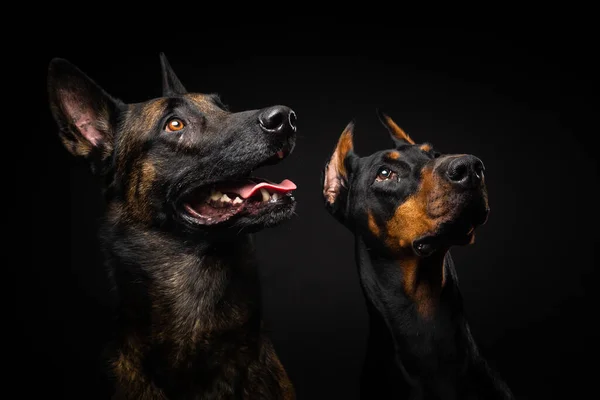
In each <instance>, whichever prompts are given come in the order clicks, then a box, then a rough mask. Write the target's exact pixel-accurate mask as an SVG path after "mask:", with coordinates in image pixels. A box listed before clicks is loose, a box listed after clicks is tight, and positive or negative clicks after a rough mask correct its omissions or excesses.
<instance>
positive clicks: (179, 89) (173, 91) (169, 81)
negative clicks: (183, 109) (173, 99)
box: [160, 53, 187, 96]
mask: <svg viewBox="0 0 600 400" xmlns="http://www.w3.org/2000/svg"><path fill="white" fill-rule="evenodd" d="M160 66H161V69H162V91H163V96H176V95H181V94H186V93H187V90H185V87H183V84H182V83H181V81H180V80H179V78H177V75H175V72H173V68H171V64H169V61H168V60H167V56H165V53H160Z"/></svg>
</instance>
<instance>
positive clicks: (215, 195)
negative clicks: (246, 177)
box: [210, 191, 223, 201]
mask: <svg viewBox="0 0 600 400" xmlns="http://www.w3.org/2000/svg"><path fill="white" fill-rule="evenodd" d="M221 196H223V193H221V192H218V191H217V192H215V191H213V192H212V193H211V195H210V199H211V200H214V201H217V200H219V199H220V198H221Z"/></svg>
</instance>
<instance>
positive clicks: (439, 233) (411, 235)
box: [323, 113, 489, 256]
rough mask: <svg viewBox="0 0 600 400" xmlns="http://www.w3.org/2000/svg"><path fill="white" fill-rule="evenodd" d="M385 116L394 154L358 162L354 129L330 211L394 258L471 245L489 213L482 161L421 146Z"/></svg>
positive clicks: (332, 163) (326, 185)
mask: <svg viewBox="0 0 600 400" xmlns="http://www.w3.org/2000/svg"><path fill="white" fill-rule="evenodd" d="M379 117H380V119H381V121H382V123H383V124H384V125H385V126H386V127H387V129H388V130H389V132H390V134H391V136H392V139H393V141H394V145H395V146H394V148H392V149H389V150H384V151H379V152H376V153H374V154H372V155H370V156H367V157H359V156H357V155H356V154H355V153H354V151H353V144H352V132H353V128H354V126H353V124H352V123H351V124H349V125H348V126H347V127H346V129H345V130H344V132H343V133H342V135H341V137H340V139H339V141H338V144H337V146H336V148H335V151H334V152H333V155H332V157H331V159H330V160H329V162H328V163H327V166H326V168H325V171H324V174H323V196H324V198H325V203H326V207H327V209H328V210H329V212H330V213H331V214H332V215H333V216H334V217H335V218H336V219H338V220H339V221H340V222H341V223H343V224H344V225H345V226H347V227H348V228H350V229H351V230H353V231H354V232H357V233H359V234H361V235H362V236H363V237H365V238H367V239H368V240H369V241H370V242H371V243H372V244H374V245H378V244H382V245H383V247H384V248H385V250H386V251H388V252H391V253H392V254H398V253H402V254H406V253H407V252H408V253H410V254H415V255H417V256H428V255H431V254H432V253H433V252H436V251H443V250H447V249H448V248H449V247H450V246H452V245H464V244H468V243H471V242H472V241H473V239H474V230H475V228H476V227H477V226H479V225H482V224H484V223H485V222H486V220H487V216H488V212H489V207H488V200H487V190H486V186H485V181H484V176H483V171H484V167H483V163H482V162H481V160H479V159H478V158H477V157H474V156H472V155H462V154H461V155H458V154H452V155H441V154H439V153H437V152H435V151H434V150H433V147H432V146H431V145H430V144H428V143H425V144H416V143H415V142H414V141H413V140H412V139H411V138H410V137H409V136H408V135H407V134H406V133H405V132H404V131H402V129H400V128H399V127H398V125H396V123H394V121H392V119H391V118H390V117H388V116H387V115H385V114H383V113H379Z"/></svg>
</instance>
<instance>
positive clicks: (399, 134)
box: [377, 109, 415, 146]
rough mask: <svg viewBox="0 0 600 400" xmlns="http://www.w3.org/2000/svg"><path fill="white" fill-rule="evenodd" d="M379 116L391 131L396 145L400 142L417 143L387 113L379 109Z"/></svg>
mask: <svg viewBox="0 0 600 400" xmlns="http://www.w3.org/2000/svg"><path fill="white" fill-rule="evenodd" d="M377 116H378V117H379V120H380V121H381V123H382V124H383V126H385V127H386V128H387V130H388V131H389V132H390V136H391V137H392V140H393V141H394V144H395V145H396V146H398V145H400V144H407V143H408V144H415V142H414V140H412V139H411V138H410V136H408V134H407V133H406V132H404V131H403V130H402V129H401V128H400V127H399V126H398V125H397V124H396V123H395V122H394V121H393V120H392V119H391V118H390V117H389V116H388V115H387V114H385V113H384V112H382V111H381V110H379V109H378V110H377Z"/></svg>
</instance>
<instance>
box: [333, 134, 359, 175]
mask: <svg viewBox="0 0 600 400" xmlns="http://www.w3.org/2000/svg"><path fill="white" fill-rule="evenodd" d="M353 147H354V146H353V144H352V130H351V129H348V128H346V129H345V130H344V132H342V136H340V139H339V140H338V145H337V147H336V149H335V153H334V157H335V162H336V165H337V169H338V172H339V174H340V175H341V176H343V177H344V178H347V177H348V172H347V171H346V165H345V164H344V160H345V159H346V156H347V155H348V152H350V150H352V148H353Z"/></svg>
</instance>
